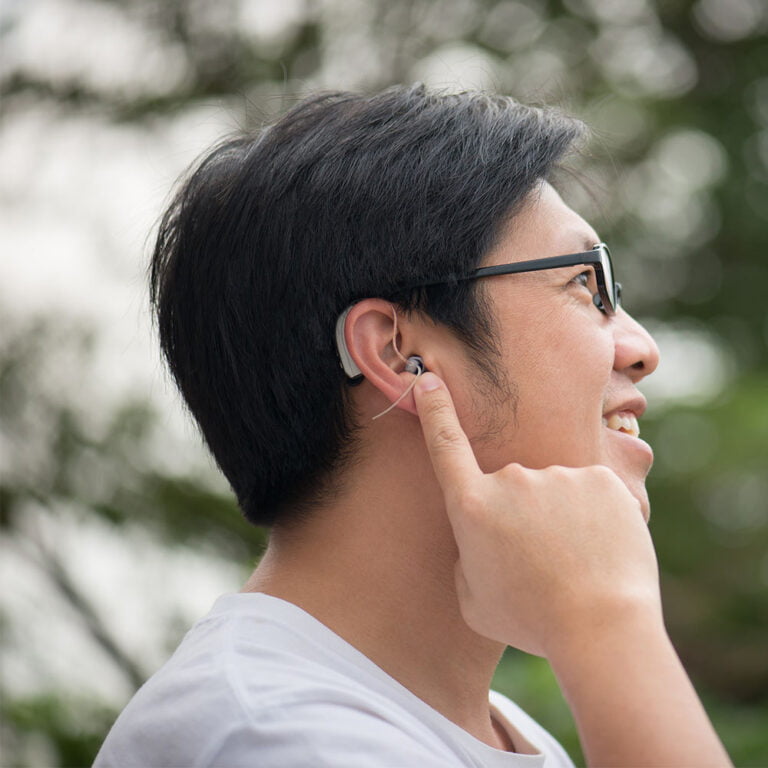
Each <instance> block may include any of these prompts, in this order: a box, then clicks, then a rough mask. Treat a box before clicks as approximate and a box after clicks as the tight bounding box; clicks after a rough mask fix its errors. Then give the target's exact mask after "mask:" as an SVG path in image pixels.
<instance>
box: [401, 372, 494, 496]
mask: <svg viewBox="0 0 768 768" xmlns="http://www.w3.org/2000/svg"><path fill="white" fill-rule="evenodd" d="M414 399H415V401H416V411H417V412H418V415H419V421H420V422H421V429H422V431H423V432H424V441H425V442H426V444H427V450H428V451H429V456H430V458H431V459H432V466H433V467H434V470H435V475H436V476H437V481H438V482H439V483H440V487H441V488H442V489H443V493H449V492H451V491H454V490H458V489H459V488H463V487H466V485H467V484H468V483H469V482H471V481H472V480H474V479H475V478H476V477H477V475H479V474H482V471H481V469H480V467H479V466H478V464H477V459H476V458H475V454H474V451H473V450H472V446H471V445H470V443H469V438H468V437H467V435H466V433H465V432H464V430H463V429H462V428H461V424H460V423H459V417H458V416H457V415H456V409H455V408H454V406H453V400H452V399H451V395H450V393H449V392H448V388H447V387H446V386H445V384H444V382H443V381H442V380H441V379H440V378H438V377H437V376H435V374H434V373H429V372H425V373H423V374H422V375H421V376H419V378H418V380H417V381H416V385H415V386H414Z"/></svg>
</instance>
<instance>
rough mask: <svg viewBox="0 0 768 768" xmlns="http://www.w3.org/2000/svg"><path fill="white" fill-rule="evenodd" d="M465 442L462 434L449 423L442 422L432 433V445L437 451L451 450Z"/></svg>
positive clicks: (456, 448)
mask: <svg viewBox="0 0 768 768" xmlns="http://www.w3.org/2000/svg"><path fill="white" fill-rule="evenodd" d="M462 444H463V441H462V437H461V434H460V433H459V432H458V431H457V430H456V429H455V428H454V427H452V426H450V425H448V424H441V425H440V426H438V428H437V430H436V431H435V432H434V433H433V435H432V447H433V448H434V450H436V451H444V452H451V451H456V450H458V449H459V448H460V447H461V446H462Z"/></svg>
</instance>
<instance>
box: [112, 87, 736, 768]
mask: <svg viewBox="0 0 768 768" xmlns="http://www.w3.org/2000/svg"><path fill="white" fill-rule="evenodd" d="M581 134H582V127H581V125H580V124H578V123H577V122H575V121H573V120H570V119H567V118H565V117H563V116H561V115H559V114H558V113H555V112H552V111H545V110H537V109H529V108H526V107H523V106H520V105H518V104H516V103H515V102H513V101H511V100H510V99H506V98H501V97H492V96H487V95H481V94H462V95H441V94H437V93H432V92H430V91H428V90H426V89H424V88H423V87H420V86H416V87H412V88H394V89H391V90H388V91H386V92H384V93H381V94H378V95H375V96H371V97H362V96H356V95H352V94H330V95H324V96H318V97H315V98H312V99H309V100H307V101H305V102H303V103H302V104H300V105H299V106H298V107H296V108H295V109H294V110H293V111H291V112H290V113H288V114H287V115H286V116H284V117H283V118H282V119H281V120H279V121H278V122H277V123H275V124H274V125H272V126H271V127H269V128H267V129H266V130H265V131H263V132H262V133H261V134H259V135H257V136H255V137H243V138H239V139H235V140H233V141H231V142H228V143H226V144H224V145H222V146H221V147H219V148H218V149H216V150H215V151H213V152H212V153H211V154H210V155H209V156H208V157H207V158H206V159H205V160H203V162H202V163H201V164H200V166H199V167H198V168H197V169H196V170H195V171H194V172H193V173H192V175H191V176H190V177H189V179H188V180H187V182H186V183H185V185H184V186H183V188H182V190H181V191H180V193H179V194H178V196H177V198H176V200H175V201H174V203H173V204H172V205H171V207H170V209H169V211H168V212H167V214H166V216H165V218H164V220H163V222H162V224H161V228H160V234H159V237H158V242H157V246H156V249H155V254H154V258H153V264H152V291H153V294H152V295H153V300H154V303H155V307H156V309H157V313H158V320H159V329H160V337H161V342H162V345H163V349H164V352H165V354H166V357H167V359H168V361H169V364H170V367H171V370H172V372H173V374H174V377H175V379H176V381H177V383H178V385H179V388H180V389H181V392H182V394H183V395H184V397H185V399H186V402H187V404H188V405H189V408H190V410H191V411H192V413H193V415H194V416H195V418H196V419H197V421H198V423H199V424H200V427H201V429H202V431H203V434H204V435H205V438H206V440H207V443H208V445H209V447H210V448H211V451H212V452H213V454H214V456H215V457H216V459H217V461H218V463H219V465H220V467H221V469H222V471H223V472H224V473H225V475H226V476H227V478H228V479H229V481H230V483H231V485H232V487H233V489H234V491H235V493H236V494H237V497H238V500H239V502H240V505H241V507H242V509H243V512H244V514H245V515H246V516H247V517H248V519H249V520H251V521H253V522H254V523H258V524H268V525H271V526H272V533H271V538H270V543H269V548H268V551H267V553H266V555H265V556H264V558H263V559H262V561H261V563H260V564H259V566H258V567H257V569H256V570H255V572H254V574H253V575H252V577H251V578H250V580H249V581H248V583H247V584H246V585H245V587H244V589H243V591H242V592H241V593H239V594H237V595H229V596H225V597H224V598H221V599H220V600H219V601H218V602H217V603H216V605H215V606H214V608H213V610H212V611H211V613H210V614H209V615H208V616H207V617H206V618H204V619H203V620H202V621H201V622H199V623H198V624H197V625H196V626H195V627H194V628H193V629H192V631H191V632H190V633H189V634H188V635H187V637H186V638H185V640H184V641H183V642H182V644H181V646H180V647H179V649H178V651H177V652H176V654H175V655H174V656H173V658H172V659H171V660H170V661H169V662H168V664H167V665H166V666H165V667H164V668H163V669H161V670H160V671H159V672H158V673H157V674H156V675H155V676H154V677H153V678H152V679H151V680H150V681H149V682H148V683H147V684H146V685H145V686H144V687H143V688H142V690H141V691H140V692H139V693H138V694H137V696H136V697H135V698H134V700H133V701H132V702H131V703H130V704H129V706H128V707H127V709H126V710H125V712H124V713H123V715H122V716H121V717H120V719H119V720H118V722H117V724H116V725H115V727H114V728H113V730H112V732H111V734H110V736H109V737H108V738H107V740H106V742H105V744H104V746H103V748H102V751H101V752H100V755H99V757H98V758H97V765H120V766H126V765H137V766H138V765H142V766H147V765H201V766H202V765H225V766H240V765H243V766H245V765H257V766H293V765H301V766H303V765H307V766H318V765H333V766H350V767H351V766H355V768H359V767H360V766H387V767H390V766H435V767H437V766H454V765H455V766H481V765H482V766H521V765H547V766H564V765H570V761H569V759H568V757H567V756H566V755H565V753H564V752H563V751H562V749H561V748H560V746H559V745H558V744H557V742H555V741H554V739H553V738H552V737H551V736H550V735H549V734H548V733H546V731H544V730H543V729H542V728H541V727H540V726H539V725H538V724H536V723H535V722H533V721H532V720H531V719H530V718H529V717H528V716H527V715H525V713H523V712H522V711H521V710H519V709H518V708H517V707H516V706H515V705H514V704H513V703H512V702H510V701H508V700H507V699H505V698H504V697H501V696H498V695H496V694H491V697H490V702H489V692H488V688H489V685H490V680H491V677H492V674H493V671H494V669H495V667H496V665H497V663H498V660H499V658H500V656H501V653H502V652H503V649H504V647H505V645H506V644H514V645H515V646H517V647H520V648H522V649H524V650H526V651H529V652H532V653H538V654H542V655H544V656H546V657H547V658H548V659H549V660H550V661H551V663H552V665H553V668H554V670H555V673H556V674H557V676H558V679H559V681H560V683H561V685H562V688H563V691H564V693H565V695H566V697H567V699H568V701H569V702H570V704H571V706H572V708H573V711H574V715H575V718H576V721H577V724H578V727H579V729H580V733H581V736H582V739H583V742H584V748H585V752H586V755H587V758H588V760H589V761H590V763H592V764H611V765H684V764H685V765H709V764H712V765H716V764H717V765H723V764H727V763H728V759H727V756H726V755H725V753H724V752H723V750H722V747H721V746H720V744H719V742H718V740H717V737H716V736H715V735H714V733H713V731H712V729H711V726H710V725H709V723H708V721H707V718H706V715H705V714H704V713H703V710H702V709H701V707H700V705H699V703H698V700H697V698H696V695H695V693H694V692H693V690H692V688H691V687H690V684H689V682H688V680H687V677H686V676H685V673H684V672H683V670H682V668H681V666H680V664H679V661H678V660H677V657H676V656H675V654H674V651H673V650H672V648H671V645H670V643H669V640H668V639H667V637H666V633H665V631H664V626H663V622H662V618H661V609H660V601H659V595H658V583H657V575H656V564H655V558H654V554H653V548H652V545H651V541H650V537H649V535H648V530H647V527H646V524H645V519H647V517H648V514H649V508H648V499H647V496H646V493H645V487H644V480H645V476H646V474H647V472H648V470H649V468H650V465H651V460H652V455H651V452H650V449H649V447H648V446H647V445H646V444H645V443H644V442H643V441H641V440H640V439H639V438H638V436H637V435H638V429H637V419H638V418H639V417H640V416H641V415H642V412H643V410H644V408H645V403H644V400H643V398H642V396H641V395H640V394H639V393H638V391H637V389H636V385H637V383H638V382H639V381H640V380H641V379H642V378H643V377H644V376H646V375H648V374H649V373H651V372H652V371H653V370H654V368H655V367H656V365H657V358H658V352H657V349H656V346H655V345H654V343H653V341H652V340H651V338H650V337H649V336H648V334H647V333H646V332H645V330H644V329H643V328H642V327H640V326H639V325H638V324H637V323H636V322H635V321H634V320H632V319H631V318H630V317H629V316H628V315H627V314H626V313H625V312H624V311H623V310H622V309H621V307H620V293H619V291H620V287H619V286H618V285H617V284H616V283H615V280H614V277H613V268H612V264H611V261H610V256H609V254H608V251H607V249H606V248H605V246H603V245H602V244H601V243H600V238H599V237H598V235H597V234H596V233H595V231H594V230H593V229H592V228H591V227H590V225H589V224H587V222H585V221H584V220H583V219H582V218H581V217H580V216H578V214H576V213H575V212H573V211H572V210H571V209H570V208H568V207H567V206H566V205H565V203H564V202H563V201H562V200H561V198H560V197H559V196H558V194H557V192H555V190H554V189H553V187H552V186H551V185H550V184H549V182H548V181H547V179H548V178H549V177H550V175H551V174H552V172H553V170H554V169H555V168H556V166H557V164H558V163H559V161H560V160H561V158H562V157H563V156H564V155H565V153H566V151H567V150H568V149H569V147H570V146H571V145H572V144H573V143H574V141H575V140H577V139H578V138H579V137H580V136H581ZM487 267H498V268H497V269H490V270H489V269H486V268H487ZM449 392H450V394H449ZM393 404H394V408H393V407H392V405H393ZM644 518H645V519H644Z"/></svg>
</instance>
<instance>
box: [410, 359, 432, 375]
mask: <svg viewBox="0 0 768 768" xmlns="http://www.w3.org/2000/svg"><path fill="white" fill-rule="evenodd" d="M405 370H406V372H407V373H415V374H416V375H417V376H421V374H422V373H424V371H426V370H427V369H426V368H425V367H424V361H423V360H422V359H421V358H420V357H419V356H418V355H411V356H410V357H409V358H408V359H407V360H406V361H405Z"/></svg>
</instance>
